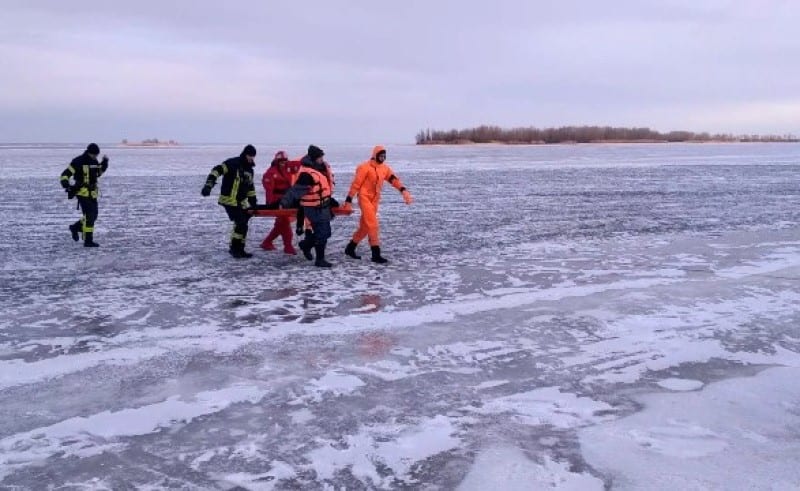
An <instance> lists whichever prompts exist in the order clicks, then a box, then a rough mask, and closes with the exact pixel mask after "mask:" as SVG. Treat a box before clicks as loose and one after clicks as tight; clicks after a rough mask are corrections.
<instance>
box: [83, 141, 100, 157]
mask: <svg viewBox="0 0 800 491" xmlns="http://www.w3.org/2000/svg"><path fill="white" fill-rule="evenodd" d="M86 153H88V154H89V155H98V154H100V147H98V146H97V143H90V144H89V146H87V147H86Z"/></svg>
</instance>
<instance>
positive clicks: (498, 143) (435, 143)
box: [417, 139, 800, 146]
mask: <svg viewBox="0 0 800 491" xmlns="http://www.w3.org/2000/svg"><path fill="white" fill-rule="evenodd" d="M647 143H650V144H653V143H658V144H662V143H663V144H676V143H677V144H686V143H692V144H704V143H712V144H714V143H725V144H732V143H800V139H795V140H686V141H667V140H598V141H588V142H577V141H562V142H541V141H540V142H502V141H491V142H474V141H467V140H462V141H456V142H448V141H430V142H422V143H417V145H422V146H426V145H428V146H443V145H454V146H545V145H625V144H647Z"/></svg>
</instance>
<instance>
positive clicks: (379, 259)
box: [370, 246, 389, 264]
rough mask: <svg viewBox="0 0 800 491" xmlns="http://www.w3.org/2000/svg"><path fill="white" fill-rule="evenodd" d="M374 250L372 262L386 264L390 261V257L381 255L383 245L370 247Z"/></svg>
mask: <svg viewBox="0 0 800 491" xmlns="http://www.w3.org/2000/svg"><path fill="white" fill-rule="evenodd" d="M370 249H371V250H372V262H373V263H378V264H386V263H388V262H389V260H388V259H386V258H385V257H383V256H381V246H372V247H371V248H370Z"/></svg>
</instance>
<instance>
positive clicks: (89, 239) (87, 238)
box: [83, 232, 100, 247]
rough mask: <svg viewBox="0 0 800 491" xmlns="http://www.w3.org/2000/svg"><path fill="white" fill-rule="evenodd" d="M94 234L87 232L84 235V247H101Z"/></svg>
mask: <svg viewBox="0 0 800 491" xmlns="http://www.w3.org/2000/svg"><path fill="white" fill-rule="evenodd" d="M93 239H94V232H86V233H85V234H83V247H100V244H98V243H97V242H95V241H94V240H93Z"/></svg>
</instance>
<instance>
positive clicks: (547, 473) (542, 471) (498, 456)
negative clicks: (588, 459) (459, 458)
mask: <svg viewBox="0 0 800 491" xmlns="http://www.w3.org/2000/svg"><path fill="white" fill-rule="evenodd" d="M543 460H544V462H543V463H541V464H539V463H537V462H534V461H532V460H530V459H529V458H528V457H526V456H525V454H524V453H523V452H522V451H521V450H519V449H517V448H512V447H493V448H488V449H485V450H483V451H481V453H480V454H479V455H478V458H477V459H475V462H474V463H473V465H472V468H471V469H470V470H469V473H468V474H467V475H466V477H465V478H464V480H463V481H461V484H460V485H459V486H458V488H456V489H457V490H458V491H485V490H487V489H497V490H503V491H530V490H537V489H542V490H543V489H558V490H562V491H593V490H596V491H602V490H603V489H604V484H603V481H602V480H600V479H598V478H597V477H595V476H592V475H590V474H584V473H577V472H572V471H570V469H569V468H570V465H569V463H568V462H558V461H555V460H552V459H551V458H550V457H548V456H545V457H544V459H543Z"/></svg>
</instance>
